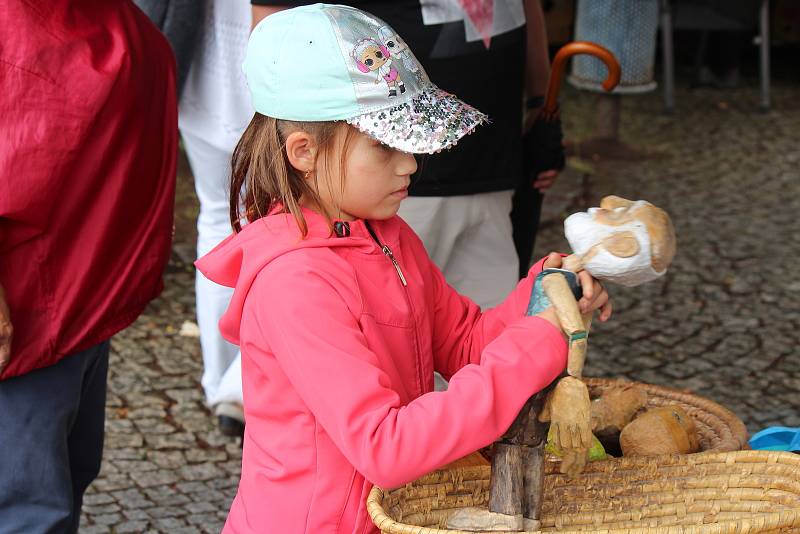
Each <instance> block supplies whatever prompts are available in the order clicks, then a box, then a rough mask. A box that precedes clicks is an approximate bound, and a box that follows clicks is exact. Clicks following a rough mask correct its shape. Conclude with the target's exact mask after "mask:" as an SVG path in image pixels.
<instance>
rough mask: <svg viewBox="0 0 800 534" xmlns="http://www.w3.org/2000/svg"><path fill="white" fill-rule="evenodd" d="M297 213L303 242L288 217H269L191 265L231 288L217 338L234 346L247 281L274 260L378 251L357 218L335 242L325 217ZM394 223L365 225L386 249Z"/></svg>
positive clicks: (393, 234) (393, 238)
mask: <svg viewBox="0 0 800 534" xmlns="http://www.w3.org/2000/svg"><path fill="white" fill-rule="evenodd" d="M302 213H303V216H304V217H305V220H306V223H307V225H308V233H307V235H306V236H305V237H303V236H302V234H301V233H300V228H299V227H298V225H297V221H296V220H295V218H294V216H293V215H292V214H290V213H273V214H270V215H268V216H266V217H262V218H261V219H258V220H256V221H253V222H251V223H249V224H247V225H245V226H244V228H242V230H241V231H240V232H239V233H238V234H233V235H231V236H229V237H228V238H227V239H225V240H224V241H222V242H221V243H220V244H219V245H217V246H216V247H215V248H214V249H213V250H211V252H209V253H208V254H206V255H205V256H203V257H202V258H199V259H198V260H197V261H196V262H195V266H196V267H197V269H198V270H199V271H200V272H201V273H203V275H205V277H206V278H208V279H209V280H211V281H212V282H215V283H217V284H220V285H223V286H227V287H232V288H233V297H232V298H231V301H230V304H229V305H228V309H227V310H226V311H225V313H224V314H223V315H222V317H221V318H220V321H219V328H220V332H221V333H222V336H223V337H224V338H225V339H227V340H228V341H230V342H231V343H234V344H236V345H238V344H239V327H240V324H241V319H242V312H243V309H244V303H245V300H246V298H247V294H248V293H249V291H250V288H251V287H252V285H253V282H254V281H255V279H256V277H257V276H258V274H259V273H260V272H261V270H262V269H263V268H264V267H266V266H267V265H268V264H269V263H270V262H272V261H273V260H275V259H276V258H278V257H280V256H283V255H285V254H289V253H291V252H292V251H295V250H299V249H304V248H335V247H353V248H355V249H360V251H362V252H364V253H365V254H370V253H374V252H375V251H376V250H378V249H377V247H376V243H375V240H374V239H373V238H372V236H371V235H370V233H369V230H368V229H367V226H366V224H365V221H364V220H362V219H358V220H355V221H350V222H348V223H346V224H347V226H349V229H350V235H348V236H346V237H339V236H337V235H336V234H335V233H333V231H332V228H331V226H330V224H329V222H328V220H327V219H326V218H325V217H323V216H321V215H319V214H318V213H315V212H313V211H311V210H309V209H305V208H304V209H303V210H302ZM397 219H398V218H397V217H396V216H395V217H393V218H392V219H389V220H386V221H369V225H370V228H372V230H373V231H374V232H375V233H376V235H377V236H378V238H379V239H380V240H381V242H382V243H384V242H386V243H390V244H391V243H395V242H396V240H397V234H398V225H397V224H396V223H395V221H396V220H397Z"/></svg>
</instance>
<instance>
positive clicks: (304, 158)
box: [286, 131, 317, 174]
mask: <svg viewBox="0 0 800 534" xmlns="http://www.w3.org/2000/svg"><path fill="white" fill-rule="evenodd" d="M286 156H287V157H288V159H289V163H291V164H292V167H294V168H295V169H297V170H298V171H300V172H301V173H304V174H306V173H308V172H313V171H314V166H315V164H316V161H317V142H316V140H315V139H314V137H313V136H312V135H311V134H309V133H307V132H302V131H298V132H292V133H290V134H289V135H288V136H287V137H286Z"/></svg>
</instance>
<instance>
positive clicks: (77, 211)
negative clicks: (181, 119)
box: [0, 0, 177, 379]
mask: <svg viewBox="0 0 800 534" xmlns="http://www.w3.org/2000/svg"><path fill="white" fill-rule="evenodd" d="M0 35H2V39H0V117H2V118H0V284H2V285H3V286H4V287H5V289H6V293H7V300H8V304H9V307H10V310H11V322H12V324H13V326H14V341H13V345H12V348H11V361H10V363H9V365H8V367H7V368H6V369H5V371H4V372H3V374H2V375H0V379H4V378H9V377H11V376H17V375H21V374H24V373H27V372H29V371H31V370H34V369H38V368H41V367H45V366H48V365H52V364H54V363H56V362H57V361H58V360H60V359H61V358H63V357H64V356H66V355H69V354H72V353H75V352H77V351H80V350H83V349H85V348H88V347H90V346H92V345H95V344H97V343H99V342H101V341H103V340H106V339H108V338H109V337H111V336H112V335H113V334H114V333H116V332H118V331H119V330H121V329H122V328H124V327H125V326H127V325H128V324H130V323H131V322H132V321H133V320H134V319H135V318H136V317H137V316H138V315H139V314H140V313H141V311H142V309H143V308H144V306H145V305H146V304H147V302H148V301H150V300H151V299H153V298H154V297H155V296H157V295H158V293H159V292H160V290H161V287H162V282H161V274H162V270H163V268H164V265H165V263H166V261H167V259H168V256H169V251H170V241H171V231H172V207H173V199H174V177H175V162H176V144H177V117H176V115H177V105H176V95H175V65H174V59H173V58H172V52H171V50H170V48H169V44H168V43H167V41H166V40H165V39H164V38H163V37H162V36H161V34H160V33H159V32H158V30H157V29H156V28H155V27H154V26H153V25H152V24H151V23H150V21H149V20H148V19H147V17H145V15H144V14H143V13H142V12H141V11H139V10H138V8H136V7H135V6H134V5H133V4H132V3H131V2H130V1H128V0H124V1H123V0H119V1H109V0H105V1H102V2H88V1H82V0H54V1H50V2H26V1H22V0H6V1H4V2H2V4H0Z"/></svg>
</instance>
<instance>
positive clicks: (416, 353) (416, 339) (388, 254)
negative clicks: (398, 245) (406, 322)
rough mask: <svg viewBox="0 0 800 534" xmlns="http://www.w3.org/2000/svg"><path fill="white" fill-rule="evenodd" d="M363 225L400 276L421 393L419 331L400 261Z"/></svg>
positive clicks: (365, 222)
mask: <svg viewBox="0 0 800 534" xmlns="http://www.w3.org/2000/svg"><path fill="white" fill-rule="evenodd" d="M364 226H366V227H367V230H368V231H369V235H371V236H372V239H373V240H374V241H375V243H376V244H377V245H378V248H380V249H381V252H383V254H384V255H385V256H386V257H387V258H389V259H390V260H391V261H392V265H394V269H395V271H397V276H398V277H399V278H400V282H401V283H402V284H403V294H404V296H405V297H406V303H407V304H408V309H409V310H411V317H412V322H413V324H414V327H413V331H414V345H415V347H414V349H415V350H414V360H415V363H416V368H417V391H419V393H420V394H422V391H423V388H422V384H423V381H424V379H423V377H422V358H421V357H420V342H419V333H418V332H417V322H416V320H413V318H414V305H413V304H412V302H411V297H409V296H408V289H406V288H407V287H408V283H407V282H406V277H405V276H403V271H402V269H400V263H399V262H398V261H397V259H396V258H395V257H394V254H393V253H392V249H390V248H389V247H388V246H387V245H384V244H383V243H381V240H380V239H378V234H376V233H375V230H373V229H372V226H370V224H369V223H368V222H367V221H366V220H365V221H364Z"/></svg>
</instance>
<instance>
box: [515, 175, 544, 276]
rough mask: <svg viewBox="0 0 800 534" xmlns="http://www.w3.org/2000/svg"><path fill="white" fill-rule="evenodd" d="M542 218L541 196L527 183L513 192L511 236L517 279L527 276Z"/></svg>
mask: <svg viewBox="0 0 800 534" xmlns="http://www.w3.org/2000/svg"><path fill="white" fill-rule="evenodd" d="M541 216H542V194H541V193H539V190H538V189H534V188H533V187H531V186H530V185H528V184H527V183H526V184H525V185H523V186H520V187H518V188H517V189H516V191H514V198H513V201H512V208H511V225H512V227H513V230H512V235H513V238H514V248H516V250H517V257H518V258H519V273H518V275H519V278H524V277H525V276H527V274H528V268H529V267H530V264H531V256H532V255H533V248H534V245H535V244H536V232H537V231H538V230H539V220H540V219H541Z"/></svg>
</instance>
